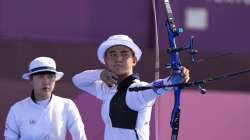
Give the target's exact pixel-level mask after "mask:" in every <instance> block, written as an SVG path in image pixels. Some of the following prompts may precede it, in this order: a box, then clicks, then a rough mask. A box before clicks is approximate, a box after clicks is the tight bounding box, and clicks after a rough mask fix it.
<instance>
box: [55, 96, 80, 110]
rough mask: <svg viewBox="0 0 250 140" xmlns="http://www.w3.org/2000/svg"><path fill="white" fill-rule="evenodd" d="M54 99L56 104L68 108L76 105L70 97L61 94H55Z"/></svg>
mask: <svg viewBox="0 0 250 140" xmlns="http://www.w3.org/2000/svg"><path fill="white" fill-rule="evenodd" d="M52 100H53V102H54V104H56V105H60V106H64V107H67V108H71V107H72V106H76V105H75V103H74V101H73V100H71V99H69V98H64V97H60V96H56V95H53V97H52Z"/></svg>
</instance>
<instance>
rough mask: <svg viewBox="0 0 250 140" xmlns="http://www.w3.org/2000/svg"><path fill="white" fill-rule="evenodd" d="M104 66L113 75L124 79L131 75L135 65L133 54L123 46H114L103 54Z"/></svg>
mask: <svg viewBox="0 0 250 140" xmlns="http://www.w3.org/2000/svg"><path fill="white" fill-rule="evenodd" d="M104 61H105V65H106V67H107V68H108V69H109V70H110V71H112V72H113V73H114V74H116V75H117V76H120V77H126V76H129V75H131V74H133V67H134V66H135V65H136V63H137V59H136V57H135V55H134V52H133V51H132V50H131V49H130V48H128V47H127V46H124V45H116V46H113V47H111V48H109V49H108V50H107V51H106V53H105V59H104Z"/></svg>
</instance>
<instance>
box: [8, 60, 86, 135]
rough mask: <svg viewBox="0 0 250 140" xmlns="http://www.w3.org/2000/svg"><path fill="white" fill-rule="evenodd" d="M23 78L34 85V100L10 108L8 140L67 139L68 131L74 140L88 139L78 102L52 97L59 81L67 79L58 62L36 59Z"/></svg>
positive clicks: (32, 95) (30, 99)
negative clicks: (58, 67) (59, 68)
mask: <svg viewBox="0 0 250 140" xmlns="http://www.w3.org/2000/svg"><path fill="white" fill-rule="evenodd" d="M22 77H23V79H25V80H29V81H30V82H31V85H32V87H33V90H32V93H31V96H30V97H28V98H25V99H23V100H21V101H19V102H17V103H15V104H14V105H13V106H12V107H11V108H10V111H9V113H8V116H7V119H6V126H5V132H4V136H5V140H65V137H66V132H67V130H69V131H70V133H71V135H72V138H73V140H87V139H86V135H85V130H84V125H83V122H82V119H81V116H80V113H79V111H78V109H77V107H76V105H75V103H74V102H73V101H72V100H70V99H66V98H62V97H59V96H56V95H53V94H52V93H53V91H54V87H55V83H56V81H58V80H60V79H61V78H62V77H63V72H59V71H57V70H56V63H55V61H54V59H52V58H50V57H38V58H35V59H34V60H33V61H31V63H30V65H29V71H28V72H27V73H24V74H23V76H22Z"/></svg>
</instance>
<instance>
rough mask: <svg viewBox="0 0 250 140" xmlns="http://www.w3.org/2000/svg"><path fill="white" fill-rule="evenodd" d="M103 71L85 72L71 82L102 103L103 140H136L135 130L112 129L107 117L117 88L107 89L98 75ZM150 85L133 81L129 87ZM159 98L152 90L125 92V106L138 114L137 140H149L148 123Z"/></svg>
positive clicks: (77, 75)
mask: <svg viewBox="0 0 250 140" xmlns="http://www.w3.org/2000/svg"><path fill="white" fill-rule="evenodd" d="M102 71H103V70H87V71H84V72H82V73H79V74H76V75H75V76H74V77H73V78H72V80H73V83H74V85H75V86H77V87H78V88H79V89H81V90H84V91H86V92H88V93H89V94H91V95H93V96H96V97H97V99H100V100H101V101H102V112H101V114H102V119H103V121H104V124H105V134H104V139H105V140H137V138H136V133H135V130H133V129H123V128H115V127H112V124H111V119H110V116H109V108H110V101H111V99H112V98H113V96H114V95H115V93H116V92H117V86H114V87H108V86H107V85H106V84H105V83H104V82H103V81H102V80H100V74H101V72H102ZM145 85H150V84H148V83H146V82H142V81H140V80H137V79H136V80H135V83H133V84H132V85H130V87H134V86H145ZM157 92H166V89H164V90H163V89H160V90H157ZM157 97H159V95H158V94H156V93H155V92H154V91H153V90H144V91H139V92H130V91H127V94H126V104H127V106H128V107H129V108H130V109H132V110H134V111H137V112H138V116H137V121H136V128H135V129H136V131H137V135H138V137H139V140H149V121H150V117H151V110H152V106H153V104H154V103H155V100H156V99H157Z"/></svg>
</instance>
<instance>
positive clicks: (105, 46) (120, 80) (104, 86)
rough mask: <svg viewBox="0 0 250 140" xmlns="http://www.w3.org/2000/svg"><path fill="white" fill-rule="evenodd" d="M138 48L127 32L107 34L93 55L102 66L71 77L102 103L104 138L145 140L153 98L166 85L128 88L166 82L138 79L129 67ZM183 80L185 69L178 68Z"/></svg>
mask: <svg viewBox="0 0 250 140" xmlns="http://www.w3.org/2000/svg"><path fill="white" fill-rule="evenodd" d="M141 55H142V52H141V49H140V48H139V47H138V45H136V44H135V42H134V41H133V40H132V39H131V38H130V37H128V36H127V35H113V36H110V37H109V38H108V39H107V40H105V41H104V42H103V43H101V45H100V46H99V48H98V50H97V57H98V59H99V60H100V62H101V63H103V64H104V66H105V68H104V69H101V70H86V71H83V72H81V73H79V74H76V75H75V76H74V77H73V78H72V80H73V83H74V85H75V86H77V87H78V88H79V89H81V90H84V91H86V92H88V93H90V94H91V95H93V96H96V98H97V99H100V100H101V101H103V103H102V119H103V121H104V123H105V134H104V139H105V140H149V124H150V123H149V122H150V117H151V110H152V106H153V104H154V102H155V100H156V99H157V98H158V97H159V96H161V95H164V94H165V93H166V92H167V91H168V90H169V89H166V88H164V89H154V90H144V91H139V92H134V91H133V92H132V91H128V88H129V87H135V86H147V85H152V84H159V83H162V84H163V83H164V84H170V83H171V80H169V79H168V78H165V79H159V80H157V81H154V82H152V83H147V82H143V81H140V80H139V79H138V78H137V76H136V75H134V73H133V68H134V66H135V65H136V64H137V62H138V61H139V60H140V58H141ZM182 74H183V79H182V80H184V81H188V80H189V70H187V69H186V68H184V69H183V71H182Z"/></svg>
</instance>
